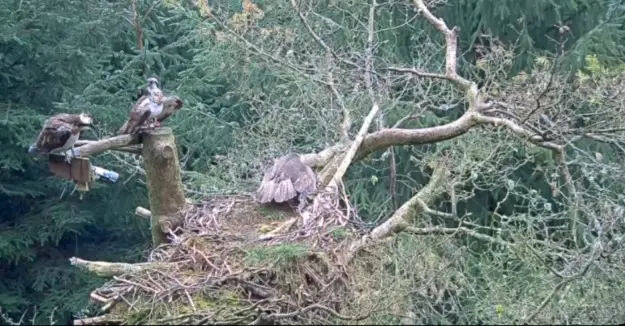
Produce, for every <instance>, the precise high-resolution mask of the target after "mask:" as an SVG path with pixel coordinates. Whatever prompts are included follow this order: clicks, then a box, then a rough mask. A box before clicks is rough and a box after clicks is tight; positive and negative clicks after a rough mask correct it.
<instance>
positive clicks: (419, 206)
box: [345, 160, 449, 262]
mask: <svg viewBox="0 0 625 326" xmlns="http://www.w3.org/2000/svg"><path fill="white" fill-rule="evenodd" d="M448 175H449V170H448V168H447V166H446V165H445V164H444V160H442V161H441V162H440V163H439V164H438V165H437V166H436V167H435V168H434V172H433V173H432V177H431V178H430V181H429V182H428V183H427V185H426V186H425V187H423V189H421V191H419V192H418V193H417V194H416V195H414V196H413V197H412V198H410V200H408V201H407V202H405V203H404V204H403V205H402V206H401V207H399V209H397V210H396V211H395V213H393V215H392V216H391V217H390V218H389V219H388V220H386V221H385V222H384V223H382V224H380V225H379V226H377V227H376V228H374V229H373V230H371V232H369V234H367V235H365V236H363V237H362V238H361V239H360V240H358V241H355V242H354V243H352V244H351V246H350V249H349V251H348V253H347V256H346V260H345V261H346V262H349V261H350V260H351V259H352V258H354V256H355V255H356V253H357V252H358V251H359V250H360V249H361V248H363V247H364V246H366V245H367V243H369V241H371V240H374V241H376V240H381V239H383V238H385V237H388V236H390V235H392V234H395V233H399V232H401V231H404V230H406V229H407V228H408V227H409V226H410V221H409V220H410V219H412V218H414V217H416V216H418V215H419V214H420V213H422V212H424V211H425V210H427V209H428V207H427V205H429V204H430V203H432V202H433V201H434V200H435V199H436V198H438V196H440V195H441V194H442V193H443V189H444V187H443V185H444V184H445V181H446V180H447V177H448Z"/></svg>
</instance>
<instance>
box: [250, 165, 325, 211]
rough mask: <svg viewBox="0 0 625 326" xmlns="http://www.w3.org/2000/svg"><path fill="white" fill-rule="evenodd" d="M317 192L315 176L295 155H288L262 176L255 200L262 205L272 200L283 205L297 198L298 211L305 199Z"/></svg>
mask: <svg viewBox="0 0 625 326" xmlns="http://www.w3.org/2000/svg"><path fill="white" fill-rule="evenodd" d="M315 191H317V175H316V174H315V172H313V170H312V169H311V168H310V167H309V166H308V165H305V164H304V163H302V161H301V160H300V159H299V156H298V155H297V154H289V155H286V156H283V157H281V158H279V159H277V160H276V161H275V163H274V164H273V166H272V167H271V168H269V169H268V170H267V171H266V172H265V175H264V176H263V181H262V183H261V185H260V187H259V188H258V190H257V191H256V200H257V201H259V202H260V203H262V204H265V203H269V202H271V201H272V200H273V201H275V202H276V203H283V202H285V201H288V200H290V199H293V198H295V197H296V196H297V197H298V200H299V204H298V206H297V208H298V210H301V209H302V208H304V205H305V204H306V197H307V196H308V195H309V194H311V193H313V192H315Z"/></svg>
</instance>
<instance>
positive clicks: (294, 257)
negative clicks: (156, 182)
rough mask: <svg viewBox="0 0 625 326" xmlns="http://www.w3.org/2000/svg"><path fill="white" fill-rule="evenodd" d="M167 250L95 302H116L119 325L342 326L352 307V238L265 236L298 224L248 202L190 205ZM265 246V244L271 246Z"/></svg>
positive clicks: (342, 232) (345, 233)
mask: <svg viewBox="0 0 625 326" xmlns="http://www.w3.org/2000/svg"><path fill="white" fill-rule="evenodd" d="M185 215H186V216H185V219H184V224H183V226H182V227H180V228H178V229H177V230H175V231H174V232H172V233H171V234H170V237H171V238H170V240H171V242H170V243H168V244H165V245H162V246H160V247H158V248H156V249H154V250H153V251H152V252H151V254H150V258H149V262H150V263H148V264H147V265H145V266H146V267H142V268H141V269H139V270H136V271H132V272H128V273H125V274H123V275H120V276H116V277H114V278H113V280H111V281H110V282H108V283H107V284H105V286H103V287H102V288H99V289H97V290H96V291H94V293H93V294H92V297H94V296H96V297H100V298H106V299H107V300H109V301H110V302H115V304H114V305H113V304H111V305H110V306H111V307H108V311H107V312H106V313H107V316H108V317H109V318H107V319H108V320H109V322H110V321H117V322H118V323H122V324H180V323H183V324H284V325H286V324H293V325H295V324H307V325H310V324H340V323H345V321H347V320H355V319H360V318H358V317H350V316H344V315H342V314H341V310H342V309H341V308H342V307H341V305H342V304H344V303H345V302H349V301H350V300H351V299H353V298H352V296H353V295H352V294H351V293H350V291H349V289H350V288H351V287H350V286H349V284H350V282H351V281H352V279H351V277H350V273H349V272H348V271H347V270H346V267H345V266H344V264H343V263H342V258H341V253H343V252H345V251H346V250H345V249H346V248H345V247H346V245H347V244H348V243H349V242H348V241H349V240H350V239H353V235H354V234H355V233H354V232H353V231H352V230H351V229H349V228H347V227H340V226H335V227H331V226H329V227H327V228H326V230H322V231H321V232H318V233H316V234H315V235H312V236H304V235H301V234H300V233H299V232H298V231H293V232H288V233H282V234H280V235H278V236H272V237H267V236H266V234H267V233H269V232H271V231H272V230H273V229H275V228H277V227H278V226H279V225H281V224H284V223H285V221H288V220H289V219H292V218H295V217H297V213H295V212H294V211H293V209H289V208H284V207H282V209H280V208H279V207H267V206H259V205H257V204H256V203H254V202H253V200H252V199H251V198H249V197H243V196H228V197H223V196H220V197H213V198H210V199H206V200H204V201H203V202H201V203H199V204H196V205H193V206H190V207H189V209H187V211H186V212H185ZM267 239H269V240H267Z"/></svg>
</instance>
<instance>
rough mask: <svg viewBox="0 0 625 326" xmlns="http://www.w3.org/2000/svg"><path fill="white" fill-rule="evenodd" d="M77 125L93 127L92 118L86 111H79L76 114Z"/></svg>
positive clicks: (83, 127) (82, 127)
mask: <svg viewBox="0 0 625 326" xmlns="http://www.w3.org/2000/svg"><path fill="white" fill-rule="evenodd" d="M78 126H79V127H80V129H87V128H89V127H93V118H92V117H91V116H90V115H89V114H87V113H81V114H80V115H78Z"/></svg>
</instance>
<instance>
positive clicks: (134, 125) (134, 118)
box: [119, 77, 163, 134]
mask: <svg viewBox="0 0 625 326" xmlns="http://www.w3.org/2000/svg"><path fill="white" fill-rule="evenodd" d="M142 93H143V94H144V95H143V96H141V98H139V100H138V101H137V102H136V103H135V105H133V107H132V110H131V111H130V118H129V119H128V121H126V123H124V125H123V126H122V127H121V128H120V129H119V133H120V134H135V133H136V132H137V131H139V128H140V127H141V126H142V125H143V124H144V123H145V122H146V121H156V119H157V117H158V116H159V115H160V114H161V113H162V112H163V91H161V89H160V88H159V83H158V80H157V79H156V78H154V77H150V78H148V86H147V87H146V89H145V90H144V91H142Z"/></svg>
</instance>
